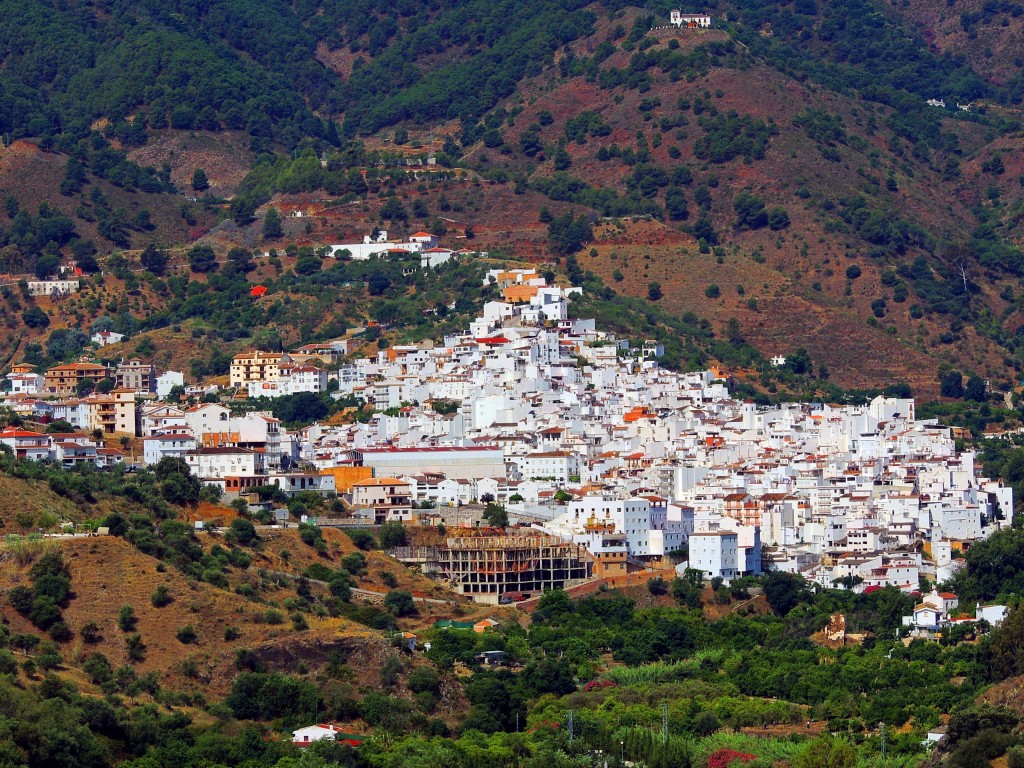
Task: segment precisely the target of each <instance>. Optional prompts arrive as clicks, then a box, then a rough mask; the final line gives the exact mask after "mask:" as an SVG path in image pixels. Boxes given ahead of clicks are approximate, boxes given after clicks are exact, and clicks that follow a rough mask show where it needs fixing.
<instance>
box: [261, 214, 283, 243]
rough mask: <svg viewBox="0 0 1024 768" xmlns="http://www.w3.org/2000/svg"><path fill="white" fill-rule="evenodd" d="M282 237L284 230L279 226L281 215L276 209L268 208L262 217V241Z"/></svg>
mask: <svg viewBox="0 0 1024 768" xmlns="http://www.w3.org/2000/svg"><path fill="white" fill-rule="evenodd" d="M280 237H284V228H283V227H282V226H281V213H280V211H278V210H277V208H273V207H271V208H268V209H267V213H266V215H264V217H263V239H264V240H277V239H278V238H280Z"/></svg>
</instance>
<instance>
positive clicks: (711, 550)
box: [690, 531, 739, 581]
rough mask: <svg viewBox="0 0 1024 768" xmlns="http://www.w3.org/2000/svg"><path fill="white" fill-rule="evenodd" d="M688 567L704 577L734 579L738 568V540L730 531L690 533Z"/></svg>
mask: <svg viewBox="0 0 1024 768" xmlns="http://www.w3.org/2000/svg"><path fill="white" fill-rule="evenodd" d="M690 567H691V568H695V569H696V570H698V571H701V572H703V573H704V575H705V577H706V578H709V579H714V578H722V579H725V580H726V581H729V580H731V579H735V578H736V576H737V575H738V574H737V572H738V570H739V541H738V537H737V535H736V534H735V533H734V532H732V531H694V532H693V533H691V534H690Z"/></svg>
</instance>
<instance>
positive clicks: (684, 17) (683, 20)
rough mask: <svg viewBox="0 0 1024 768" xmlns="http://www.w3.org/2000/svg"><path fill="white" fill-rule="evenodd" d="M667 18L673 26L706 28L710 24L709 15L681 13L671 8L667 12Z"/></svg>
mask: <svg viewBox="0 0 1024 768" xmlns="http://www.w3.org/2000/svg"><path fill="white" fill-rule="evenodd" d="M668 20H669V24H671V25H672V26H673V27H691V28H701V29H707V28H708V27H710V26H711V17H710V16H708V15H707V14H706V13H683V12H682V11H679V10H675V9H673V10H672V11H670V12H669V17H668Z"/></svg>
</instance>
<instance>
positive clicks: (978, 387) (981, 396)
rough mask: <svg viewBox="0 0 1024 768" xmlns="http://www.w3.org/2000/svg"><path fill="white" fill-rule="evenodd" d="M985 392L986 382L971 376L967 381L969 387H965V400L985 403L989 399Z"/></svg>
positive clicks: (978, 377)
mask: <svg viewBox="0 0 1024 768" xmlns="http://www.w3.org/2000/svg"><path fill="white" fill-rule="evenodd" d="M985 390H986V387H985V380H984V379H983V378H981V377H980V376H977V375H975V376H971V377H970V378H969V379H967V386H966V387H964V399H965V400H973V401H974V402H976V403H983V402H985V400H986V399H987V395H986V391H985Z"/></svg>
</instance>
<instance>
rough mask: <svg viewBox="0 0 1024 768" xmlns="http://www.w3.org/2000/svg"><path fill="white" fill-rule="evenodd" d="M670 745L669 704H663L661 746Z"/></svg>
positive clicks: (665, 702)
mask: <svg viewBox="0 0 1024 768" xmlns="http://www.w3.org/2000/svg"><path fill="white" fill-rule="evenodd" d="M667 744H668V702H667V701H663V702H661V745H662V746H666V745H667Z"/></svg>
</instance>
